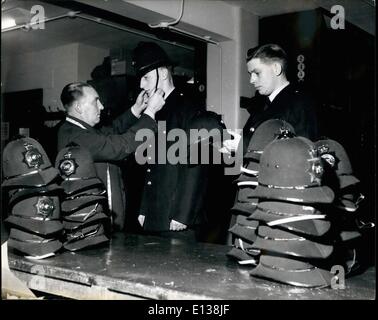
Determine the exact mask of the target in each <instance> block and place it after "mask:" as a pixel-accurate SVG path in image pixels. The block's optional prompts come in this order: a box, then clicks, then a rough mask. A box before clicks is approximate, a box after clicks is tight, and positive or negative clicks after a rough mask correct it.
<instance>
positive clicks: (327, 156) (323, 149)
mask: <svg viewBox="0 0 378 320" xmlns="http://www.w3.org/2000/svg"><path fill="white" fill-rule="evenodd" d="M317 151H318V154H319V156H320V157H321V158H322V159H323V160H324V161H326V162H327V163H328V164H329V165H330V166H331V167H332V168H336V165H337V163H338V162H339V161H338V159H337V157H336V154H335V152H333V151H330V149H329V146H328V145H326V144H323V145H320V146H318V150H317Z"/></svg>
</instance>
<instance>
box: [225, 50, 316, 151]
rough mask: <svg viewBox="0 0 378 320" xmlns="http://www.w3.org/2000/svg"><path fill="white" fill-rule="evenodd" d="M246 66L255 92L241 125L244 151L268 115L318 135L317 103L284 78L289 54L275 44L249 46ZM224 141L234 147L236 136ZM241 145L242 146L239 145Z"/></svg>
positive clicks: (303, 133) (312, 137) (311, 135)
mask: <svg viewBox="0 0 378 320" xmlns="http://www.w3.org/2000/svg"><path fill="white" fill-rule="evenodd" d="M247 68H248V73H249V74H250V82H251V84H253V85H254V87H255V88H256V90H257V92H258V94H257V95H256V96H255V97H254V101H255V102H256V104H255V105H254V106H253V108H251V110H250V112H251V116H250V117H249V119H248V121H247V122H246V124H245V126H244V128H243V150H244V153H245V152H246V150H247V148H248V145H249V142H250V140H251V137H252V135H253V132H254V131H255V129H256V128H257V127H258V126H259V125H260V124H261V123H262V122H264V121H266V120H268V119H280V120H285V121H286V122H288V123H290V124H291V125H292V126H293V128H294V130H295V132H296V134H297V135H298V136H303V137H306V138H308V139H310V140H312V141H315V140H316V139H317V138H318V124H317V115H316V103H315V100H314V99H313V98H311V97H310V96H309V95H307V94H305V93H304V92H303V91H301V90H300V89H299V88H298V87H297V86H296V85H294V84H292V83H290V82H289V81H288V79H287V68H288V58H287V55H286V52H285V51H284V50H283V49H282V48H281V47H280V46H278V45H277V44H266V45H263V46H261V47H258V48H251V49H249V50H248V52H247ZM231 141H233V143H230V141H228V143H226V146H227V147H228V149H231V150H236V148H237V143H238V139H235V140H231ZM239 147H241V146H239Z"/></svg>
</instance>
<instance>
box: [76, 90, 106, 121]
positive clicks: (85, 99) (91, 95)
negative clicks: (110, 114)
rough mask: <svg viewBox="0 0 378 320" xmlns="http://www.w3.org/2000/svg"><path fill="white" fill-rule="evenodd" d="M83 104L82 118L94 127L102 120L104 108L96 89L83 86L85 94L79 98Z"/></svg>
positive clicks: (81, 104)
mask: <svg viewBox="0 0 378 320" xmlns="http://www.w3.org/2000/svg"><path fill="white" fill-rule="evenodd" d="M79 104H80V106H81V114H80V115H81V120H82V121H84V122H86V123H87V124H88V125H90V126H91V127H93V126H94V125H96V124H97V123H99V122H100V115H101V110H103V109H104V106H103V105H102V103H101V101H100V98H99V96H98V94H97V92H96V90H95V89H93V88H91V87H84V88H83V96H82V97H81V98H80V100H79Z"/></svg>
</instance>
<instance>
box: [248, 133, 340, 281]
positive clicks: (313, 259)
mask: <svg viewBox="0 0 378 320" xmlns="http://www.w3.org/2000/svg"><path fill="white" fill-rule="evenodd" d="M323 156H324V157H325V154H323ZM324 172H325V162H324V160H323V159H322V158H321V156H320V155H319V152H318V150H317V147H316V146H315V144H314V143H313V142H311V141H310V140H308V139H306V138H303V137H292V138H288V137H283V138H281V139H277V140H275V141H273V142H271V143H270V144H268V145H267V146H266V148H265V149H264V153H263V155H262V156H261V159H260V171H259V177H258V186H257V187H256V189H255V190H254V193H253V195H254V196H256V197H257V198H259V203H258V205H257V208H256V210H255V211H254V212H253V213H252V214H251V215H250V217H248V219H252V220H257V221H259V226H258V228H257V231H256V233H257V237H256V241H255V242H254V244H253V246H252V248H255V249H259V250H261V255H260V260H259V263H258V265H257V267H256V268H255V269H253V270H252V271H251V275H252V276H255V277H261V278H266V279H270V280H274V281H277V282H282V283H286V284H291V285H295V286H301V287H326V286H329V285H330V284H331V279H332V277H333V275H332V273H331V269H332V266H334V265H345V260H344V259H343V256H342V255H340V254H339V252H340V250H339V249H340V248H341V247H342V246H341V244H340V230H339V228H338V223H337V221H334V220H333V219H332V217H331V215H330V214H329V213H330V212H332V209H333V208H334V199H335V193H334V191H333V189H332V188H331V187H329V186H328V185H325V182H324V178H325V175H324Z"/></svg>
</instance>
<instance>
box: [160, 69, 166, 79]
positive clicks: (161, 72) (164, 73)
mask: <svg viewBox="0 0 378 320" xmlns="http://www.w3.org/2000/svg"><path fill="white" fill-rule="evenodd" d="M159 71H160V72H159V74H160V78H162V79H164V80H166V79H167V78H168V69H167V68H166V67H160V68H159Z"/></svg>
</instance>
